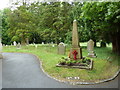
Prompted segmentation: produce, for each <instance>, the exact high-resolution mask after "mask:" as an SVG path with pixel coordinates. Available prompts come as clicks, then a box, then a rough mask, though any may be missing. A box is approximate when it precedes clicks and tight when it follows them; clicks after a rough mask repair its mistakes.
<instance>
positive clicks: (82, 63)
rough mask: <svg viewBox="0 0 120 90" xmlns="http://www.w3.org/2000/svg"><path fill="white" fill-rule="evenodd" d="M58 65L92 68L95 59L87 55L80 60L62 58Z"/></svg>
mask: <svg viewBox="0 0 120 90" xmlns="http://www.w3.org/2000/svg"><path fill="white" fill-rule="evenodd" d="M56 66H57V67H67V68H79V69H89V70H91V69H92V67H93V61H92V60H91V59H89V58H85V57H84V58H82V59H79V60H70V59H69V58H62V60H60V61H59V63H58V64H57V65H56Z"/></svg>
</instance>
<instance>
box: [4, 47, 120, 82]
mask: <svg viewBox="0 0 120 90" xmlns="http://www.w3.org/2000/svg"><path fill="white" fill-rule="evenodd" d="M69 50H70V46H67V47H66V55H58V54H57V46H55V47H52V45H51V46H50V45H38V47H37V48H35V46H33V45H29V46H23V47H22V48H21V49H17V48H16V47H14V46H7V47H6V46H5V47H3V52H25V53H32V54H34V55H37V56H38V57H39V59H40V60H41V61H42V63H43V66H42V67H43V69H44V70H45V72H47V73H48V74H49V75H50V76H52V77H55V78H57V79H60V80H65V81H89V82H92V81H99V80H103V79H108V78H111V77H112V76H113V75H114V74H115V73H116V72H117V70H118V68H119V66H120V64H119V62H118V61H119V60H118V59H119V56H117V55H115V54H113V53H112V52H111V47H108V48H95V52H96V54H97V58H92V60H93V61H94V66H93V69H92V70H85V69H75V68H63V67H56V64H58V61H59V60H60V59H61V57H67V56H68V53H69ZM82 53H83V56H87V49H86V47H85V46H84V47H83V48H82ZM68 77H79V79H72V80H69V79H67V78H68Z"/></svg>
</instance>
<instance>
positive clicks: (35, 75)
mask: <svg viewBox="0 0 120 90" xmlns="http://www.w3.org/2000/svg"><path fill="white" fill-rule="evenodd" d="M3 56H4V59H3V61H2V63H3V65H2V67H3V71H2V75H3V78H2V79H3V80H2V87H3V88H117V87H118V78H116V79H115V80H113V81H110V82H106V83H102V84H97V85H70V84H66V83H61V82H58V81H56V80H54V79H52V78H49V77H48V76H47V75H45V74H44V73H43V72H42V70H41V69H40V68H39V61H38V60H37V58H36V57H35V56H33V55H30V54H23V53H3Z"/></svg>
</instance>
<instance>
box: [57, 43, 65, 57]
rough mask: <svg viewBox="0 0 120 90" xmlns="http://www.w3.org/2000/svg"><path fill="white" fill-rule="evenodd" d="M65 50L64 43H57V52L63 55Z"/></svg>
mask: <svg viewBox="0 0 120 90" xmlns="http://www.w3.org/2000/svg"><path fill="white" fill-rule="evenodd" d="M65 50H66V48H65V44H64V43H63V42H61V43H59V45H58V54H62V55H64V54H65Z"/></svg>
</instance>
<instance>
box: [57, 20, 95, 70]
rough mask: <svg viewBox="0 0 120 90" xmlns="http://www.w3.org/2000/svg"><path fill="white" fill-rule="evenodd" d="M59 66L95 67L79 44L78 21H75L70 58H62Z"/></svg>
mask: <svg viewBox="0 0 120 90" xmlns="http://www.w3.org/2000/svg"><path fill="white" fill-rule="evenodd" d="M56 66H57V67H67V68H79V69H89V70H91V69H92V67H93V61H92V60H91V59H88V58H87V57H83V56H82V48H81V47H80V44H79V36H78V30H77V21H76V20H74V21H73V30H72V46H71V49H70V54H69V57H68V58H62V60H61V61H60V62H59V64H57V65H56Z"/></svg>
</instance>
